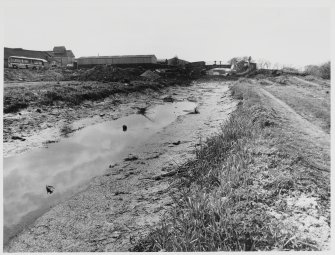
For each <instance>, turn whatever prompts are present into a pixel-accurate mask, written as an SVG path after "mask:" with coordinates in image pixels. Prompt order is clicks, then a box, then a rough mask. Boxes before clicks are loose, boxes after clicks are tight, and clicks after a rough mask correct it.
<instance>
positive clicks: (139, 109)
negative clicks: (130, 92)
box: [134, 106, 148, 115]
mask: <svg viewBox="0 0 335 255" xmlns="http://www.w3.org/2000/svg"><path fill="white" fill-rule="evenodd" d="M134 108H136V109H137V110H138V111H137V113H138V114H141V115H145V114H146V112H147V110H148V106H146V107H137V106H135V107H134Z"/></svg>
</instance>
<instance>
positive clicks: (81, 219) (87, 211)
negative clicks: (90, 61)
mask: <svg viewBox="0 0 335 255" xmlns="http://www.w3.org/2000/svg"><path fill="white" fill-rule="evenodd" d="M227 90H228V87H227V83H218V82H216V83H215V82H213V83H205V84H195V85H193V86H192V87H182V88H166V89H165V90H164V93H163V94H159V93H150V95H146V96H145V94H143V93H139V94H136V95H135V94H133V96H136V98H137V103H136V105H134V104H132V103H131V101H132V100H131V99H129V101H126V102H127V103H122V104H121V106H120V105H119V106H118V109H119V110H120V112H119V113H120V114H121V112H122V113H124V114H127V113H129V114H130V113H136V112H137V111H138V108H135V109H134V107H135V106H136V107H139V105H141V104H143V106H147V102H148V101H150V102H151V104H152V105H154V104H164V100H163V99H164V98H165V97H166V96H167V95H171V97H172V98H175V99H176V101H182V102H186V101H192V103H196V104H197V105H198V108H197V109H198V113H199V112H200V113H199V114H191V113H190V112H185V114H182V115H180V116H179V117H178V118H177V119H176V120H175V121H173V122H172V123H171V124H169V125H168V126H166V127H164V128H163V129H161V130H159V131H158V133H156V134H154V135H151V136H150V137H149V138H148V139H147V140H146V141H145V142H144V143H141V145H136V146H135V145H134V146H132V147H131V148H130V149H129V150H128V151H127V154H128V153H129V154H131V155H133V156H134V155H135V157H133V156H129V155H128V156H125V157H124V158H122V160H119V161H117V162H114V161H113V162H110V161H108V162H106V163H105V167H104V168H102V171H101V172H100V173H102V172H104V175H100V176H97V177H95V178H93V179H92V180H91V181H89V182H88V183H86V184H85V185H81V188H80V190H81V192H79V193H76V192H75V194H76V195H74V196H72V197H71V198H70V199H69V200H67V201H65V202H63V203H60V204H59V205H57V206H55V207H53V208H52V209H51V210H50V211H48V212H47V213H46V214H44V215H43V216H42V217H40V218H39V219H38V220H37V221H36V222H35V223H34V224H33V225H32V226H31V227H29V228H28V229H26V230H24V231H23V232H22V233H21V234H20V235H19V236H18V237H15V238H14V239H13V240H12V241H11V242H10V244H9V245H8V246H7V247H6V250H8V251H122V250H123V251H125V250H127V249H128V248H129V247H130V245H131V244H132V243H133V242H135V241H136V240H138V239H139V238H140V237H141V236H142V235H144V234H145V233H146V232H147V231H148V228H147V226H149V225H150V226H152V225H153V224H155V223H157V222H158V221H159V219H160V218H161V216H162V214H163V213H164V211H165V210H166V208H167V207H169V206H171V201H170V198H169V196H168V194H167V193H168V190H166V189H168V187H169V186H168V181H167V180H166V178H165V176H169V174H168V173H169V172H170V171H172V172H173V169H175V167H176V165H179V164H182V163H183V162H185V160H187V159H188V158H192V157H194V154H193V151H194V148H195V146H196V144H198V143H199V138H200V137H202V138H203V139H204V137H207V136H209V135H210V134H212V133H213V132H216V131H217V130H218V127H219V125H220V124H221V123H222V121H223V120H225V119H227V118H228V116H229V113H230V112H231V111H232V110H233V109H234V106H235V103H234V102H233V101H232V100H231V99H230V97H229V93H227ZM124 99H125V100H127V99H126V97H125V98H124ZM108 100H109V99H107V102H106V101H105V102H103V103H102V104H100V105H99V104H97V105H94V107H92V108H89V109H90V110H91V111H92V112H91V113H87V112H89V111H87V108H83V109H82V111H80V110H78V109H76V114H77V115H79V116H80V113H81V112H82V114H83V116H85V112H86V114H91V116H95V117H92V118H84V119H82V120H81V121H78V122H72V125H73V127H74V128H78V127H83V126H87V125H91V124H92V123H97V122H104V121H106V120H110V119H112V118H113V117H115V116H114V115H112V114H111V113H110V112H111V109H110V107H112V108H113V106H112V104H111V102H113V101H112V100H113V99H111V101H108ZM139 102H141V103H139ZM107 105H108V107H107ZM114 112H115V110H114V108H113V113H114ZM191 112H192V113H194V112H193V111H191ZM64 114H65V113H64ZM95 114H98V116H96V115H95ZM149 117H150V116H149ZM93 119H94V120H93ZM87 120H90V121H91V122H90V123H89V124H87V122H86V121H87ZM71 121H72V120H71ZM78 123H80V124H78ZM80 125H82V126H80ZM120 128H121V127H120ZM83 130H85V128H84V129H83ZM79 132H80V131H79ZM56 136H57V135H55V137H56ZM58 136H59V134H58ZM74 136H75V134H74ZM46 137H48V135H46ZM49 137H50V136H49ZM26 141H28V140H26ZM26 141H20V142H21V143H25V142H26ZM15 142H19V141H15ZM38 143H40V142H37V143H36V144H38ZM13 148H14V146H13ZM22 148H23V147H22ZM26 148H31V146H29V145H27V147H26ZM8 151H11V150H8ZM12 152H13V150H12ZM12 155H13V154H12ZM128 159H129V160H128ZM77 191H78V190H77ZM55 194H57V193H55ZM37 237H38V238H37Z"/></svg>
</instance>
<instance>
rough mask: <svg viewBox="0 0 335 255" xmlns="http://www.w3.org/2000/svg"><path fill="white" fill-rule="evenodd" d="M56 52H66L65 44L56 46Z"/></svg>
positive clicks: (54, 50)
mask: <svg viewBox="0 0 335 255" xmlns="http://www.w3.org/2000/svg"><path fill="white" fill-rule="evenodd" d="M53 52H54V53H64V52H66V48H65V46H55V47H54V49H53Z"/></svg>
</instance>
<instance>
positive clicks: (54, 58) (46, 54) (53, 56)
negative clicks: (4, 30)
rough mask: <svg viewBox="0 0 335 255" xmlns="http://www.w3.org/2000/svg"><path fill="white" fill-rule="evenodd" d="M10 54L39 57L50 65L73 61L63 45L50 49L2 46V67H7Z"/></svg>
mask: <svg viewBox="0 0 335 255" xmlns="http://www.w3.org/2000/svg"><path fill="white" fill-rule="evenodd" d="M10 56H20V57H27V58H41V59H45V60H46V61H48V63H49V65H51V66H54V65H56V66H66V65H67V64H73V63H74V58H75V56H74V54H73V52H72V51H71V50H67V49H66V48H65V46H56V47H54V48H53V50H52V51H37V50H25V49H22V48H7V47H5V48H4V67H8V58H9V57H10Z"/></svg>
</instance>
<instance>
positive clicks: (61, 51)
mask: <svg viewBox="0 0 335 255" xmlns="http://www.w3.org/2000/svg"><path fill="white" fill-rule="evenodd" d="M47 53H48V54H50V55H51V56H52V57H53V60H54V61H55V63H52V64H56V65H58V66H66V65H68V64H73V63H74V58H75V56H74V54H73V52H72V50H67V49H66V48H65V46H55V47H54V48H53V51H47Z"/></svg>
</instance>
